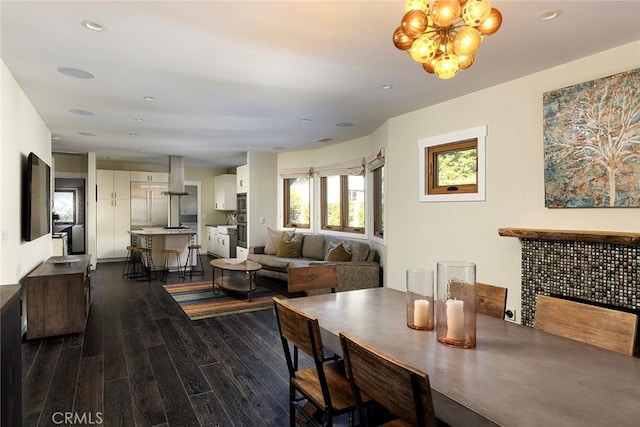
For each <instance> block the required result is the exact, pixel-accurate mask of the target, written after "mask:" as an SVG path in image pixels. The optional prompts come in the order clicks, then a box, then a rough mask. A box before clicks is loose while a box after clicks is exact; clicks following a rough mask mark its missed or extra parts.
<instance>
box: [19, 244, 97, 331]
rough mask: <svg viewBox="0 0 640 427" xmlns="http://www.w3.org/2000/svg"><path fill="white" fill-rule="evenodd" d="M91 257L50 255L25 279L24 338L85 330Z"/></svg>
mask: <svg viewBox="0 0 640 427" xmlns="http://www.w3.org/2000/svg"><path fill="white" fill-rule="evenodd" d="M90 267H91V256H90V255H70V256H65V257H51V258H49V259H48V260H47V261H45V262H44V263H42V264H41V265H40V266H39V267H37V268H36V269H35V270H33V271H32V272H31V273H30V274H29V275H28V276H27V277H26V278H25V280H24V286H25V291H24V294H25V296H26V311H27V339H33V338H44V337H50V336H55V335H64V334H72V333H77V332H82V331H84V328H85V324H86V321H87V316H88V315H89V307H90V304H91V270H90Z"/></svg>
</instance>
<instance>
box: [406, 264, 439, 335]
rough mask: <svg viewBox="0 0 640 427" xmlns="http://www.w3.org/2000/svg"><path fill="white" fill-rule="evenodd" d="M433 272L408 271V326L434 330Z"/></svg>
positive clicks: (423, 270)
mask: <svg viewBox="0 0 640 427" xmlns="http://www.w3.org/2000/svg"><path fill="white" fill-rule="evenodd" d="M433 306H434V299H433V270H428V269H423V268H410V269H408V270H407V326H408V327H410V328H412V329H419V330H428V331H430V330H433V324H434V322H433Z"/></svg>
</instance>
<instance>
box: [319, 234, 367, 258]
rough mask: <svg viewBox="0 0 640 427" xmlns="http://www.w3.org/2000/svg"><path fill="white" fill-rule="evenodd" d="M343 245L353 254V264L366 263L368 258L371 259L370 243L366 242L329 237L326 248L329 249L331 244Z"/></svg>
mask: <svg viewBox="0 0 640 427" xmlns="http://www.w3.org/2000/svg"><path fill="white" fill-rule="evenodd" d="M331 242H333V243H336V244H338V243H342V244H343V245H344V246H345V248H346V249H347V250H348V251H349V252H351V261H352V262H358V261H366V260H367V258H368V257H369V251H370V248H369V244H368V243H364V242H357V241H355V240H343V239H340V238H337V237H329V238H327V245H326V247H327V248H328V247H329V243H331Z"/></svg>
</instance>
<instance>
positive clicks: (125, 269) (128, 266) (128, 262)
mask: <svg viewBox="0 0 640 427" xmlns="http://www.w3.org/2000/svg"><path fill="white" fill-rule="evenodd" d="M135 248H136V247H135V246H133V245H129V246H127V257H126V258H125V259H124V265H123V266H122V275H123V276H127V277H128V276H130V275H131V273H132V271H133V268H134V267H135V261H136V260H135V259H134V257H135V256H137V252H135V251H134V249H135Z"/></svg>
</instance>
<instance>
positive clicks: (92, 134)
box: [78, 132, 98, 136]
mask: <svg viewBox="0 0 640 427" xmlns="http://www.w3.org/2000/svg"><path fill="white" fill-rule="evenodd" d="M78 135H82V136H98V135H96V134H95V133H91V132H78Z"/></svg>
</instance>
